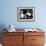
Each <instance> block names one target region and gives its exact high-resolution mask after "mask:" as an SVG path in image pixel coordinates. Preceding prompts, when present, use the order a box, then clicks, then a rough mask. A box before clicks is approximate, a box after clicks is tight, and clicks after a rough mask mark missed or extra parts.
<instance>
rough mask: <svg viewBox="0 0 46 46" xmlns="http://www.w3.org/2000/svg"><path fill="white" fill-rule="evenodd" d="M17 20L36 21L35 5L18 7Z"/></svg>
mask: <svg viewBox="0 0 46 46" xmlns="http://www.w3.org/2000/svg"><path fill="white" fill-rule="evenodd" d="M17 21H18V22H32V21H35V8H34V7H18V8H17Z"/></svg>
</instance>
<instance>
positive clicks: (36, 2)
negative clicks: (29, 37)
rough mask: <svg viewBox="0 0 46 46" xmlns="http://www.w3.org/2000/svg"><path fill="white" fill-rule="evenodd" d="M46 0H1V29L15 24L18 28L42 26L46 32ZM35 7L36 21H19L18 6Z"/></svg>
mask: <svg viewBox="0 0 46 46" xmlns="http://www.w3.org/2000/svg"><path fill="white" fill-rule="evenodd" d="M45 4H46V0H0V31H1V29H2V27H3V28H4V27H7V26H8V25H9V24H13V25H14V26H15V27H16V28H20V29H23V28H37V27H40V28H42V29H43V30H44V31H45V32H46V5H45ZM23 6H24V7H35V22H17V7H23Z"/></svg>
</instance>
